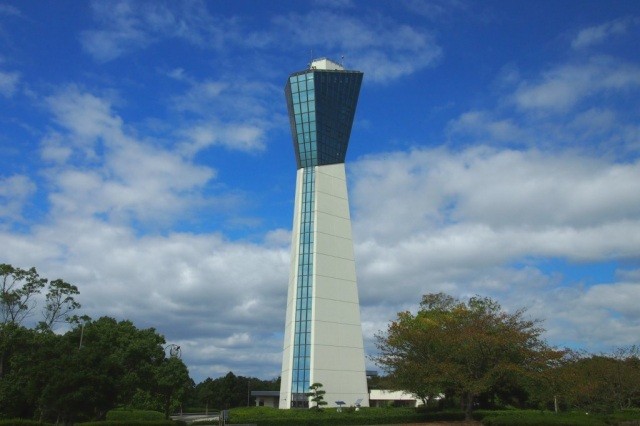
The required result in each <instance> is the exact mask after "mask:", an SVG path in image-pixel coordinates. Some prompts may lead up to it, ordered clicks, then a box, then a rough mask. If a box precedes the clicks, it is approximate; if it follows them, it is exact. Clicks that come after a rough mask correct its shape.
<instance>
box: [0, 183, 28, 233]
mask: <svg viewBox="0 0 640 426" xmlns="http://www.w3.org/2000/svg"><path fill="white" fill-rule="evenodd" d="M35 191H36V184H35V183H34V182H33V181H32V180H31V179H30V178H29V177H28V176H25V175H13V176H7V177H2V176H0V220H1V221H2V222H6V223H9V224H10V223H12V222H21V221H22V220H23V218H22V211H23V208H24V205H25V203H26V202H27V201H28V200H29V198H30V197H31V196H32V195H33V194H34V193H35ZM2 222H0V223H2Z"/></svg>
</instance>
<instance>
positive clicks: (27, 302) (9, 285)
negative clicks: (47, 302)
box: [0, 263, 47, 325]
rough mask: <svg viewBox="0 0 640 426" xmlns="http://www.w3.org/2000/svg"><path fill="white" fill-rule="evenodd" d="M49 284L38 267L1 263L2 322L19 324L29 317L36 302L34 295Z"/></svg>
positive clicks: (0, 303)
mask: <svg viewBox="0 0 640 426" xmlns="http://www.w3.org/2000/svg"><path fill="white" fill-rule="evenodd" d="M46 284H47V279H46V278H40V275H38V272H37V271H36V268H31V269H21V268H14V267H13V266H11V265H8V264H6V263H3V264H0V324H1V325H7V324H14V325H19V324H21V323H22V321H23V320H24V319H25V318H26V317H28V316H29V315H30V314H31V312H32V311H33V308H34V307H35V304H34V303H33V300H32V299H33V297H34V296H35V295H37V294H38V293H40V291H41V290H42V289H43V288H44V286H45V285H46Z"/></svg>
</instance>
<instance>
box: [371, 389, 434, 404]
mask: <svg viewBox="0 0 640 426" xmlns="http://www.w3.org/2000/svg"><path fill="white" fill-rule="evenodd" d="M387 405H394V406H405V407H418V406H420V405H423V402H422V400H421V399H420V398H418V397H417V396H415V395H413V394H411V393H407V392H403V391H392V390H382V389H371V390H370V391H369V406H370V407H385V406H387Z"/></svg>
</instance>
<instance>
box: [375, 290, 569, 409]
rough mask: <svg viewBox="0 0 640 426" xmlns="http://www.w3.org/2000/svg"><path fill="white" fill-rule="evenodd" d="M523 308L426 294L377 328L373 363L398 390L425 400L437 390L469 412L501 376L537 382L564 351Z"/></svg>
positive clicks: (499, 383)
mask: <svg viewBox="0 0 640 426" xmlns="http://www.w3.org/2000/svg"><path fill="white" fill-rule="evenodd" d="M524 314H525V311H524V310H518V311H516V312H514V313H508V312H505V311H503V310H502V308H501V307H500V305H499V304H498V303H497V302H495V301H493V300H491V299H489V298H482V297H472V298H471V299H470V300H469V301H468V302H467V303H464V302H461V301H459V300H457V299H454V298H453V297H451V296H448V295H445V294H442V293H439V294H427V295H425V296H423V298H422V302H421V304H420V309H419V311H418V313H417V314H415V315H414V314H412V313H410V312H400V313H399V314H398V318H397V319H396V320H395V321H393V322H391V324H390V325H389V326H388V329H387V331H386V333H384V334H378V335H377V336H376V338H377V346H378V349H379V355H378V356H377V357H375V358H374V359H375V361H376V363H377V364H378V365H380V366H381V367H382V368H384V369H385V370H386V371H387V372H388V373H390V378H391V379H392V380H393V382H394V383H395V387H396V388H397V389H402V390H408V391H411V392H413V393H414V394H416V395H418V396H419V397H420V398H422V399H423V400H427V399H431V398H433V397H434V396H436V395H439V394H454V395H457V396H459V397H460V398H461V400H462V402H463V404H464V407H465V411H466V417H467V418H470V417H471V412H472V409H473V404H474V401H475V399H476V398H477V397H478V396H480V395H481V394H483V393H487V392H491V391H495V390H496V389H497V388H498V387H499V386H503V385H504V383H505V382H516V383H518V384H519V385H520V386H526V384H527V383H533V382H535V380H536V378H537V376H538V375H539V374H540V372H542V371H545V370H547V369H549V368H551V367H552V366H554V365H555V364H556V363H557V362H559V360H561V359H562V357H563V355H564V352H562V351H557V350H554V349H552V348H549V347H548V346H547V344H546V343H545V342H544V341H543V340H542V339H541V338H540V335H541V333H542V332H543V329H542V328H540V327H539V326H538V321H536V320H529V319H526V318H525V317H524Z"/></svg>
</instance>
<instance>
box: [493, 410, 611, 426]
mask: <svg viewBox="0 0 640 426" xmlns="http://www.w3.org/2000/svg"><path fill="white" fill-rule="evenodd" d="M482 424H483V425H485V426H513V425H524V426H546V425H562V426H605V425H607V424H608V422H606V421H605V419H604V418H603V417H601V416H597V415H589V414H586V413H558V414H556V413H552V412H540V411H537V412H532V411H508V412H503V413H499V414H498V413H495V414H492V415H488V416H486V417H484V418H483V419H482Z"/></svg>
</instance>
